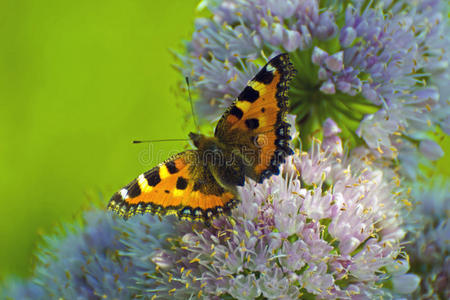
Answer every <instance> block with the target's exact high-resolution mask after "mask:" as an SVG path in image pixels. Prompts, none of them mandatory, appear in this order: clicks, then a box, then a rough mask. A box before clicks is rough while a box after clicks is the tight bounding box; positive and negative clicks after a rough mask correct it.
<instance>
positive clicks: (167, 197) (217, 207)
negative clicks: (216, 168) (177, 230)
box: [108, 150, 237, 222]
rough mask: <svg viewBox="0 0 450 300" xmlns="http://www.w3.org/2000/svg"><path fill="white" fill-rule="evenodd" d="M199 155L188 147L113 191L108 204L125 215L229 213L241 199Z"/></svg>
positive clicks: (201, 217)
mask: <svg viewBox="0 0 450 300" xmlns="http://www.w3.org/2000/svg"><path fill="white" fill-rule="evenodd" d="M198 156H199V151H197V150H191V151H185V152H182V153H179V154H177V155H175V156H174V157H172V158H170V159H169V160H167V161H166V162H164V163H162V164H160V165H159V166H157V167H154V168H153V169H151V170H149V171H147V172H145V173H143V174H141V175H139V176H138V178H136V179H134V180H133V181H131V182H130V183H129V184H128V185H127V186H125V187H124V188H122V189H121V190H120V191H118V192H117V193H115V194H114V195H113V197H112V198H111V200H110V202H109V205H108V208H109V209H111V210H113V211H115V212H116V213H118V214H119V215H121V216H123V217H124V218H125V219H126V218H128V217H131V216H133V215H135V214H142V213H152V214H156V215H161V216H162V215H168V214H176V215H177V216H178V217H179V218H180V219H187V220H196V221H203V222H207V221H208V220H211V219H213V218H214V217H215V216H218V215H222V214H224V213H228V212H229V211H230V210H231V209H232V208H233V207H234V206H235V205H236V204H237V199H236V198H235V196H234V195H233V194H232V193H231V192H228V191H226V190H224V189H223V188H222V187H221V186H220V185H219V184H218V183H217V182H216V181H215V179H214V177H213V176H212V175H211V173H210V172H209V170H208V169H207V168H205V167H204V165H203V164H201V163H200V160H199V157H198Z"/></svg>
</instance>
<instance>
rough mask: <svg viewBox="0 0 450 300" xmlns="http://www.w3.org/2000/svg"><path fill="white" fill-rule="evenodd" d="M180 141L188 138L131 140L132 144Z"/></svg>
mask: <svg viewBox="0 0 450 300" xmlns="http://www.w3.org/2000/svg"><path fill="white" fill-rule="evenodd" d="M182 141H189V139H165V140H141V141H133V144H140V143H155V142H182Z"/></svg>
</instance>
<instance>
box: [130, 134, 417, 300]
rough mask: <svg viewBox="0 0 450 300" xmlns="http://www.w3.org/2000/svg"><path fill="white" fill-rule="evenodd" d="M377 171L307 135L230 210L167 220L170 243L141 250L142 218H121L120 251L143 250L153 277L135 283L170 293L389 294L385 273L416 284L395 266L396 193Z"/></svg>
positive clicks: (399, 256) (401, 257)
mask: <svg viewBox="0 0 450 300" xmlns="http://www.w3.org/2000/svg"><path fill="white" fill-rule="evenodd" d="M387 174H392V173H383V172H382V171H380V170H376V169H372V167H371V166H370V164H369V163H366V162H364V161H362V160H360V159H351V158H343V157H342V156H339V155H332V154H331V153H328V152H324V151H323V150H321V149H320V148H319V143H318V142H317V143H315V144H314V147H313V149H312V150H311V151H310V152H309V153H298V154H296V155H295V156H292V157H290V158H289V159H288V161H287V162H286V164H284V165H282V172H281V175H279V176H273V177H271V178H270V180H266V181H265V182H264V183H263V184H259V185H258V184H255V183H254V182H253V181H251V180H248V181H247V183H246V185H245V187H243V188H242V189H241V190H240V197H241V199H242V203H241V204H240V205H239V206H238V207H237V208H236V209H235V210H233V212H232V217H231V218H225V217H223V218H219V219H216V220H215V221H214V222H213V224H212V225H211V226H209V227H205V226H202V225H198V224H194V225H192V224H189V223H186V222H183V223H180V224H178V225H176V224H175V225H176V232H177V234H176V235H173V236H172V237H170V238H169V243H170V245H171V246H170V247H166V248H163V249H160V250H157V251H153V252H150V251H149V250H148V248H150V247H146V246H145V245H146V243H147V240H148V235H147V234H146V233H145V230H143V229H144V224H142V223H141V224H139V223H133V224H130V226H129V227H128V231H129V232H128V233H127V234H126V237H127V240H128V241H127V245H128V246H129V247H128V250H127V251H129V255H132V256H133V257H149V255H150V257H151V259H150V258H149V259H146V260H145V266H146V267H147V268H149V271H148V272H147V274H151V275H150V276H149V277H151V278H152V279H153V280H152V281H141V282H140V287H139V288H140V289H141V290H146V291H148V292H151V293H157V297H160V298H168V297H171V298H174V299H188V298H190V297H202V296H203V297H205V298H208V299H216V298H217V299H218V298H220V297H222V298H223V297H227V296H231V297H234V298H238V299H254V298H257V297H265V298H269V299H282V298H284V299H294V298H298V297H300V296H302V297H314V296H315V297H319V298H326V299H337V298H339V299H359V298H370V297H373V296H375V295H382V294H384V295H391V291H389V290H387V289H380V287H381V286H382V284H383V283H384V282H387V281H388V280H389V278H390V276H393V278H394V279H395V280H397V281H399V280H403V281H407V282H408V284H410V285H413V286H414V285H416V286H417V283H418V282H417V277H416V276H412V277H411V276H409V275H407V276H404V275H405V274H404V273H405V272H402V273H401V274H398V271H396V269H397V268H396V266H398V265H399V264H401V263H402V262H404V261H406V260H405V259H406V256H405V254H404V253H403V252H402V249H401V247H400V240H401V239H402V238H403V236H404V234H405V232H404V230H403V229H402V227H401V225H402V219H401V214H400V213H399V212H400V209H401V207H402V205H403V204H402V202H401V201H400V199H401V197H402V193H401V191H399V190H398V188H397V187H396V185H395V183H394V182H393V181H392V178H391V176H389V177H387ZM155 265H156V272H153V270H155ZM388 269H389V270H395V271H389V270H388ZM144 272H145V271H144ZM152 272H153V273H152ZM398 275H401V276H398Z"/></svg>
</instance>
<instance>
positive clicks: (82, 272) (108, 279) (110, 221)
mask: <svg viewBox="0 0 450 300" xmlns="http://www.w3.org/2000/svg"><path fill="white" fill-rule="evenodd" d="M156 220H157V219H156V218H154V217H152V216H138V217H136V218H133V220H130V221H129V223H140V222H144V223H145V226H143V229H144V230H146V231H145V232H146V234H147V235H148V239H147V240H146V250H147V251H151V249H152V248H149V247H155V248H157V247H160V246H161V245H162V244H163V243H164V240H163V239H158V237H163V236H164V235H165V234H167V233H168V232H169V231H168V228H167V227H166V224H165V223H161V222H159V221H156ZM155 221H156V222H155ZM83 222H84V226H83V225H82V226H80V224H73V225H66V226H64V230H62V232H61V233H59V234H57V235H55V236H46V237H44V239H45V242H46V243H45V245H42V246H41V247H40V251H39V253H38V254H37V256H38V262H37V266H36V268H35V270H34V274H33V276H32V278H31V279H30V280H28V281H23V282H20V281H18V280H12V279H11V280H10V281H9V282H7V283H6V284H7V285H8V288H7V289H5V290H4V291H2V293H0V296H1V298H2V299H3V298H8V297H9V298H12V299H103V298H107V299H134V298H136V297H138V296H139V295H142V294H143V293H144V292H143V291H140V290H138V289H136V288H134V287H135V286H136V281H138V280H139V278H138V274H139V270H140V266H139V264H135V263H139V261H140V260H141V259H142V260H144V259H145V257H139V258H137V257H130V256H127V255H121V252H122V251H124V250H125V249H126V248H127V245H126V244H124V243H123V231H122V229H121V228H122V227H123V225H124V223H125V222H124V221H123V220H121V219H118V218H116V217H114V216H112V215H111V214H107V213H106V212H105V211H103V210H102V211H99V210H94V211H88V212H86V213H85V214H84V218H83ZM153 224H154V226H153V227H152V229H154V230H155V231H153V232H151V233H150V232H148V230H149V228H150V226H152V225H153ZM146 270H147V271H148V270H149V268H147V269H146Z"/></svg>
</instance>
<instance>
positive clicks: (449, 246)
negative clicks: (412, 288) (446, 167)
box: [406, 178, 450, 299]
mask: <svg viewBox="0 0 450 300" xmlns="http://www.w3.org/2000/svg"><path fill="white" fill-rule="evenodd" d="M411 194H412V199H413V205H414V210H413V211H412V213H411V214H410V216H409V221H408V226H409V227H410V230H409V231H410V232H409V234H408V239H409V240H410V242H409V243H407V245H406V250H407V251H408V253H409V254H410V264H411V271H413V272H414V273H417V274H420V275H421V276H422V277H423V278H422V281H421V285H420V289H419V290H418V291H417V292H416V294H415V295H416V297H419V296H420V297H424V298H425V297H432V296H433V297H437V296H439V297H440V299H449V298H450V287H449V285H448V282H449V280H450V222H449V219H450V197H449V195H450V186H449V184H448V181H445V179H444V178H437V179H429V180H427V181H425V182H422V183H420V184H419V183H416V184H415V185H414V186H413V190H412V193H411ZM430 299H437V298H430Z"/></svg>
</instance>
